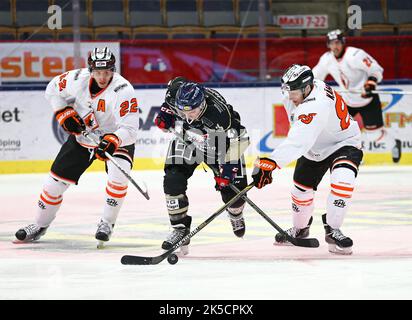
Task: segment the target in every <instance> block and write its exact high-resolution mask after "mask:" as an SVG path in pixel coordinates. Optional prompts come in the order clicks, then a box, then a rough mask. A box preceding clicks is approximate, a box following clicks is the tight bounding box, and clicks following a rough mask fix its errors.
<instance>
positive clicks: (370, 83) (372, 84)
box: [362, 77, 378, 98]
mask: <svg viewBox="0 0 412 320" xmlns="http://www.w3.org/2000/svg"><path fill="white" fill-rule="evenodd" d="M377 82H378V79H376V78H375V77H369V78H368V80H367V81H366V82H365V84H364V85H363V89H364V90H365V92H364V93H362V98H370V97H372V96H373V93H372V91H373V90H375V89H376V84H377Z"/></svg>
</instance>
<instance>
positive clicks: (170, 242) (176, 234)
mask: <svg viewBox="0 0 412 320" xmlns="http://www.w3.org/2000/svg"><path fill="white" fill-rule="evenodd" d="M189 233H190V228H186V227H173V230H172V232H171V233H170V234H169V235H168V236H167V238H166V240H165V241H163V243H162V249H163V250H166V251H167V250H170V249H171V248H172V247H173V246H174V245H175V244H176V243H178V242H179V241H180V240H182V239H183V238H184V237H185V236H187V235H188V234H189ZM189 243H190V239H189V240H187V241H185V242H184V243H183V245H182V246H180V252H181V253H182V254H184V255H186V254H188V253H189Z"/></svg>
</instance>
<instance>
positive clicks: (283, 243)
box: [273, 240, 293, 247]
mask: <svg viewBox="0 0 412 320" xmlns="http://www.w3.org/2000/svg"><path fill="white" fill-rule="evenodd" d="M273 245H274V246H279V247H291V246H293V244H292V243H290V242H289V241H284V242H277V241H276V240H275V242H273Z"/></svg>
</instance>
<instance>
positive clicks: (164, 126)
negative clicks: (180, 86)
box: [154, 103, 175, 131]
mask: <svg viewBox="0 0 412 320" xmlns="http://www.w3.org/2000/svg"><path fill="white" fill-rule="evenodd" d="M154 123H155V124H156V126H157V127H158V128H160V129H161V130H163V131H168V130H169V128H174V126H175V115H174V113H173V111H172V110H171V109H170V108H169V107H168V106H167V104H166V103H163V105H162V106H161V108H160V112H159V114H158V115H157V117H156V118H155V121H154Z"/></svg>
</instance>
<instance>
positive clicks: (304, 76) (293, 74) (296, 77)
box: [281, 64, 314, 91]
mask: <svg viewBox="0 0 412 320" xmlns="http://www.w3.org/2000/svg"><path fill="white" fill-rule="evenodd" d="M313 79H314V76H313V72H312V70H311V69H310V68H309V67H308V66H304V65H300V64H293V65H291V66H290V67H289V68H288V69H287V70H286V72H285V73H284V75H283V76H282V79H281V82H282V90H286V91H291V90H299V89H302V90H303V89H304V88H306V86H308V85H312V84H313Z"/></svg>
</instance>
